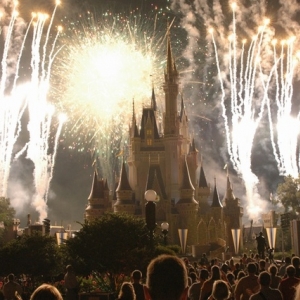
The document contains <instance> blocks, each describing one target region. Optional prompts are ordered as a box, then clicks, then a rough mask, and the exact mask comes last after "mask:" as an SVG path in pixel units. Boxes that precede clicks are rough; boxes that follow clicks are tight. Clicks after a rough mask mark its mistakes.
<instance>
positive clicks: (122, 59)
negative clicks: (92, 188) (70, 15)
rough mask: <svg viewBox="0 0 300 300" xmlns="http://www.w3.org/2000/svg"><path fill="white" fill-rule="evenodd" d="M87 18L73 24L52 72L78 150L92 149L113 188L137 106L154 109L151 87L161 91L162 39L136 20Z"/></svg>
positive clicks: (137, 109) (67, 132) (105, 17)
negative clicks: (119, 155)
mask: <svg viewBox="0 0 300 300" xmlns="http://www.w3.org/2000/svg"><path fill="white" fill-rule="evenodd" d="M83 19H84V21H82V23H80V22H76V23H75V24H73V23H72V22H70V21H69V30H66V34H65V36H64V37H63V38H62V39H61V41H62V43H63V44H64V45H65V47H64V49H63V53H62V55H60V59H59V63H58V64H57V68H55V70H54V72H55V77H57V78H59V80H60V82H59V85H58V87H59V88H58V99H59V105H60V106H61V108H62V109H63V110H65V111H67V112H68V115H69V116H72V119H71V120H70V121H69V127H68V130H67V131H66V136H67V137H68V138H69V137H70V136H71V139H72V141H73V143H74V148H75V149H76V150H79V151H80V150H82V149H85V150H86V149H87V148H88V147H91V145H94V146H93V147H95V149H96V150H95V152H94V155H95V157H96V160H97V162H98V167H99V168H100V174H101V175H103V176H105V177H107V178H108V181H109V183H110V184H111V183H112V182H113V181H114V176H115V175H114V172H116V171H117V170H118V164H119V162H118V154H119V153H120V151H122V149H124V148H126V144H125V143H126V139H127V136H128V128H129V124H130V122H131V119H132V113H133V102H134V106H135V109H136V112H137V113H140V112H141V111H142V106H143V105H150V99H151V92H152V86H154V89H155V91H156V93H157V94H159V93H161V92H160V88H161V83H160V80H161V79H160V78H161V77H162V76H161V75H162V74H163V71H162V65H161V60H160V57H159V56H157V55H156V53H160V54H159V55H161V52H160V51H161V49H162V45H163V46H165V44H164V43H163V41H164V35H161V36H160V35H159V34H156V33H155V29H153V28H152V29H149V28H146V29H143V25H142V24H140V22H139V21H137V20H136V18H135V19H134V20H130V18H121V19H118V20H117V17H115V18H112V17H110V16H103V18H100V19H99V20H98V21H95V20H94V18H93V16H91V14H88V16H87V17H86V18H85V17H84V18H83ZM153 26H154V25H153ZM162 43H163V44H162ZM163 53H164V52H163ZM164 58H165V57H164ZM158 76H159V77H158ZM61 95H62V96H61Z"/></svg>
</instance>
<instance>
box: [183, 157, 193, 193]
mask: <svg viewBox="0 0 300 300" xmlns="http://www.w3.org/2000/svg"><path fill="white" fill-rule="evenodd" d="M181 189H183V190H193V191H194V190H195V188H194V186H193V184H192V181H191V177H190V172H189V169H188V164H187V161H186V157H185V159H184V164H183V174H182V186H181Z"/></svg>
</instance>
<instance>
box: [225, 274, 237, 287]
mask: <svg viewBox="0 0 300 300" xmlns="http://www.w3.org/2000/svg"><path fill="white" fill-rule="evenodd" d="M226 278H227V281H228V282H229V284H230V285H233V284H234V283H235V282H234V280H235V278H234V275H233V273H231V272H228V273H227V274H226Z"/></svg>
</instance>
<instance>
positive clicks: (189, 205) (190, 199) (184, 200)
mask: <svg viewBox="0 0 300 300" xmlns="http://www.w3.org/2000/svg"><path fill="white" fill-rule="evenodd" d="M182 171H183V174H182V184H181V188H180V198H179V201H178V202H177V203H176V209H177V211H178V213H179V219H178V221H179V226H180V227H179V228H182V229H188V232H189V233H188V244H190V245H191V244H196V240H197V236H196V234H197V230H196V229H197V228H196V225H197V210H198V202H197V201H196V200H195V198H194V191H195V188H194V186H193V184H192V182H191V178H190V174H189V169H188V164H187V161H186V159H185V160H184V164H183V170H182Z"/></svg>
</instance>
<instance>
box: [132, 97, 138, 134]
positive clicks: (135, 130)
mask: <svg viewBox="0 0 300 300" xmlns="http://www.w3.org/2000/svg"><path fill="white" fill-rule="evenodd" d="M130 136H131V137H138V136H139V131H138V128H137V124H136V116H135V107H134V99H132V121H131V128H130Z"/></svg>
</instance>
